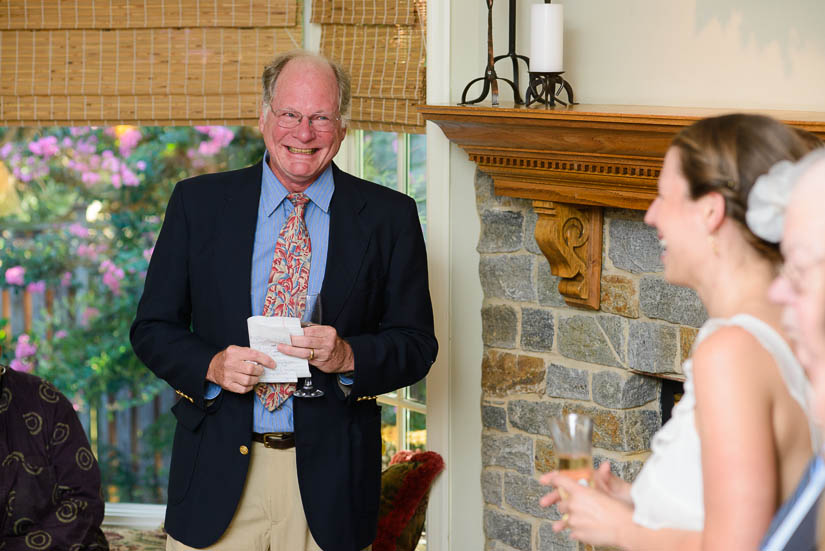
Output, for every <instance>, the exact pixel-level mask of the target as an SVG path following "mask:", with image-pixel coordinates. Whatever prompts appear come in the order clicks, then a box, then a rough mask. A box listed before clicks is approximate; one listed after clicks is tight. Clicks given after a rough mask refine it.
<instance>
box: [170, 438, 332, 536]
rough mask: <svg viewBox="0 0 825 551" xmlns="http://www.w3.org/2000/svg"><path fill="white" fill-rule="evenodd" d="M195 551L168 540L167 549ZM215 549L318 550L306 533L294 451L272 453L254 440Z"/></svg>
mask: <svg viewBox="0 0 825 551" xmlns="http://www.w3.org/2000/svg"><path fill="white" fill-rule="evenodd" d="M189 549H194V548H192V547H188V546H186V545H183V544H182V543H180V542H179V541H176V540H175V539H174V538H172V537H171V536H168V537H167V540H166V551H182V550H189ZM206 549H212V550H215V551H240V550H243V551H321V548H320V547H318V544H317V543H315V540H314V539H312V535H311V534H310V533H309V528H308V527H307V521H306V518H305V517H304V508H303V505H302V504H301V493H300V492H299V491H298V471H297V469H296V466H295V448H292V449H288V450H274V449H268V448H265V447H264V445H263V444H260V443H258V442H252V450H251V456H250V460H249V473H248V474H247V476H246V484H245V485H244V489H243V493H242V494H241V502H240V503H239V504H238V509H237V511H235V516H234V517H232V522H230V523H229V528H227V529H226V532H224V534H223V536H221V538H220V539H219V540H218V541H217V542H215V544H214V545H211V546H209V547H207V548H206Z"/></svg>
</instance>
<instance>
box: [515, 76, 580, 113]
mask: <svg viewBox="0 0 825 551" xmlns="http://www.w3.org/2000/svg"><path fill="white" fill-rule="evenodd" d="M563 73H564V71H561V72H559V73H539V72H532V71H531V72H530V83H529V84H528V85H527V93H526V94H525V99H526V102H527V107H530V105H532V104H534V103H542V104H544V106H545V107H554V106H555V105H556V102H557V101H558V102H559V103H560V104H562V105H576V101H575V99H574V97H573V87H572V86H571V85H570V83H569V82H567V81H566V80H564V78H562V76H561V75H562V74H563ZM562 90H564V92H566V93H567V101H566V102H565V101H563V100H562V99H561V98H560V97H559V94H560V93H561V92H562Z"/></svg>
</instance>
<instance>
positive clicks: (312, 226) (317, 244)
mask: <svg viewBox="0 0 825 551" xmlns="http://www.w3.org/2000/svg"><path fill="white" fill-rule="evenodd" d="M334 191H335V183H334V182H333V178H332V165H330V166H328V167H327V169H326V170H325V171H324V172H322V173H321V175H320V176H319V177H318V179H317V180H315V182H313V183H312V184H311V185H310V186H309V187H308V188H307V190H306V191H305V192H304V193H305V194H306V195H307V197H309V199H310V201H309V203H307V207H306V211H305V212H304V220H305V222H306V225H307V229H308V230H309V239H310V242H311V244H312V257H311V260H310V267H309V289H308V290H307V294H310V295H313V294H319V293H320V292H321V286H322V285H323V283H324V274H325V272H326V267H327V251H328V246H329V203H330V200H331V199H332V194H333V192H334ZM288 194H289V192H288V191H287V189H286V188H285V187H284V186H283V184H281V182H280V181H278V178H277V177H276V176H275V174H274V173H273V172H272V169H270V168H269V154H268V153H267V154H266V155H265V156H264V162H263V174H262V176H261V199H260V202H259V203H258V222H257V226H256V228H255V246H254V249H253V252H252V282H251V283H252V285H251V296H250V300H251V301H252V314H253V315H261V314H262V313H263V308H264V300H265V298H266V285H267V283H268V281H269V273H270V271H271V269H272V258H273V256H274V255H275V244H276V242H277V241H278V235H279V234H280V233H281V228H283V226H284V224H285V223H286V219H287V217H288V216H289V214H290V213H291V212H292V209H293V208H294V207H293V205H292V202H290V201H289V199H287V198H286V196H287V195H288ZM321 306H322V315H323V305H321ZM341 379H342V382H344V383H345V384H346V383H347V382H348V381H346V380H345V379H344V378H343V377H342V378H341ZM220 391H221V388H220V387H219V386H218V385H216V384H214V383H211V382H210V383H209V384H208V387H207V389H206V393H205V397H206V398H207V399H213V398H215V397H216V396H217V395H218V394H219V393H220ZM251 392H254V390H253V391H251ZM293 400H295V398H292V397H290V398H289V399H287V400H286V402H284V403H283V405H281V407H279V408H278V409H276V410H275V411H268V410H267V409H266V408H265V407H264V406H263V404H262V403H261V401H260V400H259V399H258V398H257V397H255V399H254V400H253V402H254V404H255V405H254V410H253V420H252V430H253V431H254V432H292V431H293V423H292V405H293Z"/></svg>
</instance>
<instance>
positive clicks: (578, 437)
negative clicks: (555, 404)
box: [550, 413, 593, 499]
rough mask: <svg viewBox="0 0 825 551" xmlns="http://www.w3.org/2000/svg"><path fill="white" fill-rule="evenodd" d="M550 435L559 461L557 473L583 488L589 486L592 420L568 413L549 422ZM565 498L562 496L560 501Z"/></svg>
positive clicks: (591, 462)
mask: <svg viewBox="0 0 825 551" xmlns="http://www.w3.org/2000/svg"><path fill="white" fill-rule="evenodd" d="M550 433H551V434H552V436H553V442H554V444H555V451H556V456H557V457H558V459H559V472H560V473H561V474H563V475H565V476H567V477H569V478H572V479H573V480H575V481H576V482H578V483H579V484H582V485H583V486H587V485H589V484H590V477H591V476H592V474H593V456H592V450H591V448H592V442H593V420H592V419H590V417H587V416H585V415H578V414H576V413H568V414H566V415H563V416H561V417H555V418H553V419H551V420H550ZM559 493H561V490H560V491H559ZM565 498H566V496H565V495H563V494H562V499H565Z"/></svg>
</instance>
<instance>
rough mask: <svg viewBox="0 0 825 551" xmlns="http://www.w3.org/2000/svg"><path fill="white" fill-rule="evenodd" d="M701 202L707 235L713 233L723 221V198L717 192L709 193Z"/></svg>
mask: <svg viewBox="0 0 825 551" xmlns="http://www.w3.org/2000/svg"><path fill="white" fill-rule="evenodd" d="M701 201H702V213H703V218H704V223H705V227H706V228H707V230H708V233H713V232H715V231H716V230H718V229H719V226H721V225H722V221H724V219H725V197H724V196H723V195H722V194H721V193H719V192H718V191H711V192H710V193H708V194H706V195H705V196H704V197H702V199H701Z"/></svg>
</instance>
